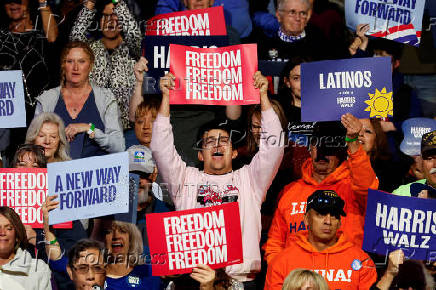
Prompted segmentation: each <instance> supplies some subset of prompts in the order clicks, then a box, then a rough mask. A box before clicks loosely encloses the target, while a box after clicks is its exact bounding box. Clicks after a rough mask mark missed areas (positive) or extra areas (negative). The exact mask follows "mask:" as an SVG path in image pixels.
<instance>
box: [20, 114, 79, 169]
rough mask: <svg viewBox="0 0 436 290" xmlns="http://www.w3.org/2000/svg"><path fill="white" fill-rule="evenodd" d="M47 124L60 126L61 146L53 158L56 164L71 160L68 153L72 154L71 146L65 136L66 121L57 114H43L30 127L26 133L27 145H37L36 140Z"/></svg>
mask: <svg viewBox="0 0 436 290" xmlns="http://www.w3.org/2000/svg"><path fill="white" fill-rule="evenodd" d="M45 123H53V124H56V125H58V133H59V146H58V148H57V150H56V152H55V154H54V156H53V158H54V160H55V162H59V161H68V160H71V158H70V156H69V154H68V152H70V144H69V143H68V141H67V137H66V135H65V125H64V121H62V119H61V118H60V117H59V116H58V115H56V114H55V113H48V112H45V113H41V114H39V115H38V116H36V117H35V118H33V120H32V122H31V123H30V125H29V128H28V129H27V133H26V142H25V143H26V144H35V139H36V137H37V136H38V134H39V131H40V130H41V128H42V125H44V124H45Z"/></svg>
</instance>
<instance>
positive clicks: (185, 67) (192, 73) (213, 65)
mask: <svg viewBox="0 0 436 290" xmlns="http://www.w3.org/2000/svg"><path fill="white" fill-rule="evenodd" d="M257 67H258V66H257V46H256V45H255V44H242V45H233V46H227V47H220V48H195V47H188V46H183V45H177V44H171V45H170V71H171V73H172V74H173V75H174V76H175V77H176V87H175V89H174V90H170V104H190V105H224V106H225V105H252V104H259V102H260V95H259V89H255V88H254V86H253V75H254V73H255V72H256V71H257Z"/></svg>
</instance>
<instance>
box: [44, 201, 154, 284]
mask: <svg viewBox="0 0 436 290" xmlns="http://www.w3.org/2000/svg"><path fill="white" fill-rule="evenodd" d="M54 198H55V196H49V197H48V198H47V200H46V202H45V203H44V205H43V215H44V232H45V235H46V237H47V239H49V240H52V241H54V242H53V243H46V252H47V255H48V258H49V263H50V266H51V267H52V268H53V269H54V270H56V271H59V272H65V271H67V268H66V264H67V260H68V258H67V257H65V256H63V255H62V249H61V247H60V245H59V243H58V241H57V239H56V236H55V235H54V233H53V232H52V231H50V228H49V226H48V224H49V215H48V212H49V211H50V210H53V209H55V208H56V207H58V203H57V202H56V201H53V200H54ZM101 224H102V227H103V233H104V237H103V239H104V246H105V252H104V253H105V254H106V253H107V254H108V255H107V259H106V260H105V264H106V265H107V266H106V270H105V271H106V284H107V287H106V288H105V289H117V290H118V289H131V288H135V289H137V290H141V289H144V290H145V289H147V290H150V289H151V290H158V289H162V285H161V280H160V278H159V277H152V275H151V274H152V273H151V265H150V264H141V262H143V260H144V259H143V258H144V255H143V245H142V238H141V233H140V232H139V230H138V228H137V227H136V225H134V224H131V223H126V222H120V221H112V220H111V219H109V218H107V219H103V221H102V223H101ZM79 243H80V242H79ZM105 256H106V255H105ZM148 263H150V261H148ZM70 272H71V270H70ZM70 277H71V275H70Z"/></svg>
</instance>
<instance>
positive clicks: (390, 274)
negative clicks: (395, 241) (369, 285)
mask: <svg viewBox="0 0 436 290" xmlns="http://www.w3.org/2000/svg"><path fill="white" fill-rule="evenodd" d="M403 262H404V252H403V251H402V250H401V249H399V250H395V251H393V252H391V253H389V261H388V268H387V269H386V271H385V273H384V274H383V276H382V277H381V278H380V280H379V281H378V282H377V284H376V286H377V288H378V289H380V290H388V289H389V288H390V287H391V284H392V281H393V280H394V278H395V276H397V275H398V272H399V269H400V265H401V264H403Z"/></svg>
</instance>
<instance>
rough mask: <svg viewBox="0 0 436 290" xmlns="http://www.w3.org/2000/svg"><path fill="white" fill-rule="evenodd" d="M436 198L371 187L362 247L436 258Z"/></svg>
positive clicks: (381, 251)
mask: <svg viewBox="0 0 436 290" xmlns="http://www.w3.org/2000/svg"><path fill="white" fill-rule="evenodd" d="M435 209H436V200H434V199H425V198H417V197H406V196H397V195H393V194H388V193H385V192H382V191H378V190H372V189H369V191H368V202H367V208H366V217H365V228H364V238H363V249H364V250H365V251H368V252H372V253H378V254H381V255H386V254H387V253H389V252H392V251H394V250H396V249H402V250H403V251H404V253H405V255H406V257H408V258H411V259H415V260H429V259H433V260H434V259H435V258H436V210H435Z"/></svg>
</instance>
